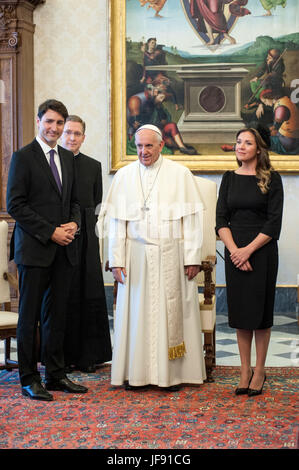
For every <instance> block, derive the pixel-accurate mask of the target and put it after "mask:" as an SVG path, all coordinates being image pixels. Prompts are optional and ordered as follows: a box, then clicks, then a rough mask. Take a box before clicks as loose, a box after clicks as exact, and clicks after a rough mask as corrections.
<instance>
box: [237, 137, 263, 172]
mask: <svg viewBox="0 0 299 470" xmlns="http://www.w3.org/2000/svg"><path fill="white" fill-rule="evenodd" d="M258 153H259V150H258V148H257V144H256V140H255V136H254V135H253V134H252V133H251V132H249V131H244V132H241V133H240V134H239V135H238V137H237V142H236V156H237V159H238V161H239V162H240V163H241V164H243V163H245V164H249V163H250V164H253V163H255V164H256V163H257V154H258Z"/></svg>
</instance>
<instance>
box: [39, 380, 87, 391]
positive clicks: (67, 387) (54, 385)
mask: <svg viewBox="0 0 299 470" xmlns="http://www.w3.org/2000/svg"><path fill="white" fill-rule="evenodd" d="M46 389H47V390H60V391H62V392H68V393H86V392H87V391H88V388H86V387H84V386H83V385H78V384H75V383H74V382H72V381H71V380H69V379H68V378H67V377H63V378H62V379H52V380H48V381H46Z"/></svg>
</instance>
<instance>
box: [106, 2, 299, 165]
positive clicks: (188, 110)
mask: <svg viewBox="0 0 299 470" xmlns="http://www.w3.org/2000/svg"><path fill="white" fill-rule="evenodd" d="M262 1H263V0H260V2H261V3H262ZM273 1H275V0H273ZM279 1H282V2H283V1H284V2H285V3H286V4H285V5H284V7H283V8H282V5H280V6H277V8H275V9H274V8H273V10H272V11H271V12H270V13H271V16H272V17H273V18H274V19H275V22H274V23H273V22H272V25H273V24H276V25H277V24H278V22H277V19H279V15H280V14H282V13H281V12H284V14H285V13H286V12H287V11H288V10H287V9H288V8H289V14H290V15H291V14H292V15H293V13H294V8H297V10H298V12H299V5H298V4H297V3H296V6H294V1H295V0H276V2H279ZM191 2H192V0H168V2H167V0H165V1H161V2H160V3H161V4H163V7H162V9H161V11H160V12H159V13H158V15H157V14H156V12H155V9H154V5H155V4H156V5H157V4H159V1H152V2H150V1H143V0H113V2H109V3H110V7H109V8H110V12H109V13H110V15H109V16H110V22H109V26H110V79H111V87H110V92H111V94H110V117H111V120H110V121H111V155H110V173H114V172H116V171H117V170H118V169H119V168H121V167H123V166H125V165H127V164H128V163H131V162H132V161H134V160H136V158H137V154H136V153H135V154H134V153H132V152H131V153H130V152H128V147H127V142H128V125H129V124H128V117H127V113H128V98H129V96H130V94H131V93H132V91H131V92H129V91H128V83H127V77H128V76H129V73H128V72H130V74H131V75H132V71H131V70H128V64H129V65H130V66H131V64H132V62H134V61H132V57H131V56H130V54H129V52H128V50H127V49H128V44H129V42H130V41H131V44H132V48H131V49H132V50H135V51H136V47H137V46H136V44H137V43H138V42H140V44H141V42H142V40H143V41H144V42H145V40H146V39H147V37H148V36H149V33H148V34H147V36H144V37H143V38H140V41H139V40H138V41H134V40H131V39H130V35H131V33H132V26H130V28H131V29H130V31H128V29H129V27H128V25H130V24H131V25H132V21H133V23H134V18H135V25H136V24H137V23H136V16H135V17H134V18H132V19H131V23H130V15H132V12H134V15H138V18H140V23H141V24H142V21H144V22H147V23H144V24H147V25H148V24H150V23H151V24H152V27H151V31H152V34H151V36H152V37H155V39H156V38H157V39H156V41H157V40H158V36H159V28H161V24H162V27H163V28H164V36H163V40H164V42H165V43H166V42H167V38H166V40H165V29H166V30H167V28H168V26H169V24H170V21H171V20H173V18H174V16H175V14H174V11H175V9H171V10H169V9H168V10H167V8H170V6H171V8H172V7H174V6H175V7H176V11H180V9H181V11H180V14H181V13H182V12H183V15H184V19H185V20H184V22H182V15H181V19H180V21H181V22H182V24H181V25H180V27H181V29H180V37H181V38H183V37H184V31H186V36H188V35H189V36H190V34H193V36H194V38H195V39H194V44H195V45H196V44H198V46H194V45H193V46H192V47H194V48H195V54H194V56H196V54H198V52H197V51H196V48H198V50H199V49H201V51H202V50H204V52H205V54H206V56H207V63H206V64H202V63H201V64H199V63H198V62H199V61H196V60H194V57H192V64H191V65H190V61H189V62H188V60H187V61H186V60H185V61H183V60H182V57H180V52H179V53H177V47H176V46H173V45H172V43H171V42H169V43H167V44H166V45H165V44H163V46H164V47H165V49H167V51H169V50H170V49H171V48H172V49H171V50H175V54H176V55H177V57H178V59H180V62H179V63H178V64H173V63H171V64H169V61H168V63H167V65H165V66H164V65H163V68H164V70H165V75H166V76H174V73H176V74H178V75H180V80H181V82H182V81H184V80H185V79H186V82H188V86H189V89H188V86H186V83H184V91H183V94H182V93H181V95H180V96H183V103H182V100H181V104H183V108H184V109H181V110H180V111H178V114H177V115H179V114H180V113H181V116H182V114H183V113H185V118H186V117H187V118H186V120H185V124H186V125H187V126H188V125H190V122H191V125H193V122H194V120H195V121H196V120H197V119H199V120H201V123H200V125H201V126H204V125H205V121H209V119H210V128H209V129H211V128H212V133H211V135H210V136H209V139H210V140H209V142H202V141H201V140H200V139H202V140H204V138H205V135H208V133H209V130H208V131H205V127H203V128H202V129H201V134H200V133H199V135H200V137H199V142H198V144H195V146H194V148H199V149H200V150H199V151H198V150H196V152H197V153H195V154H189V153H184V152H182V151H178V150H177V151H174V152H173V153H170V154H166V155H165V156H166V157H167V158H170V159H172V160H175V161H177V162H179V163H181V164H184V165H185V166H187V167H188V168H189V169H190V170H191V171H192V172H194V173H202V174H209V173H222V172H224V171H226V170H230V169H234V168H236V159H235V155H234V152H233V150H231V151H227V152H225V151H223V150H222V146H221V145H222V144H224V145H225V144H229V143H230V144H233V139H232V137H231V136H232V132H234V133H235V130H236V124H234V123H233V126H232V127H235V128H234V129H233V131H232V132H231V133H230V137H229V139H228V140H226V137H225V136H226V134H225V131H226V129H225V131H224V132H223V133H222V134H221V137H220V140H219V141H217V142H214V140H217V139H219V135H220V131H221V132H222V127H221V126H223V122H225V123H224V127H225V126H226V127H227V128H229V126H230V125H231V123H232V122H233V121H234V120H236V121H238V122H237V123H238V124H240V126H239V128H242V127H245V126H246V125H248V123H247V122H246V121H244V119H243V118H242V122H240V110H241V114H242V113H243V108H244V100H245V101H248V102H249V101H250V98H251V97H252V96H253V95H252V94H251V93H252V90H251V89H250V88H249V87H250V86H251V82H250V80H251V79H252V77H254V75H255V73H256V70H257V68H258V67H260V66H261V65H262V63H263V62H264V61H265V60H266V58H265V57H264V58H262V53H260V54H259V55H258V54H257V57H256V60H254V61H252V55H251V56H250V58H249V59H248V60H247V59H246V62H244V54H243V56H242V55H241V56H240V57H241V59H240V60H238V61H236V60H234V62H232V63H233V66H231V63H229V61H228V60H227V51H228V50H229V47H230V46H231V45H232V44H231V43H230V40H229V39H228V40H227V41H225V38H223V36H222V38H221V35H220V34H219V35H217V34H215V33H214V36H212V37H213V40H214V41H215V44H209V45H208V41H209V37H208V36H207V33H201V32H200V31H199V27H198V26H197V25H198V23H197V20H198V18H196V14H194V16H193V17H192V16H191V14H190V11H191V10H190V5H191ZM194 2H195V6H196V2H197V0H194ZM260 2H257V1H256V0H255V2H254V3H253V0H248V2H247V5H246V7H248V10H249V9H250V8H252V7H253V6H254V5H256V4H257V3H260ZM174 3H176V5H174ZM220 3H221V0H220ZM223 3H229V4H233V5H237V4H238V0H235V1H231V2H228V1H227V0H223ZM244 3H246V2H244V1H243V2H241V4H242V5H244ZM193 5H194V4H193ZM225 8H227V6H226V7H225ZM242 8H243V7H242ZM156 10H157V9H156ZM227 11H228V10H227ZM232 11H233V10H232ZM292 12H293V13H292ZM298 12H297V16H296V21H297V17H298V18H299V14H298ZM163 13H164V15H163ZM170 13H172V15H171V14H170ZM193 13H194V11H193ZM195 13H196V12H195ZM252 13H254V12H250V14H252ZM258 13H260V11H258V12H257V14H256V17H257V18H259V19H260V20H261V21H263V19H262V18H261V17H262V15H261V14H258ZM246 16H247V14H245V15H244V18H245V17H246ZM265 16H266V14H265ZM269 16H270V15H269ZM150 17H151V18H152V20H151V19H150ZM248 17H249V13H248ZM244 18H242V17H238V18H237V19H236V18H235V17H234V16H231V18H230V20H232V19H233V20H234V21H235V23H237V21H238V22H241V21H243V25H242V28H240V29H241V30H242V29H243V31H244V27H246V19H244ZM273 18H272V19H270V21H271V20H273ZM160 20H161V22H160ZM234 21H232V23H231V25H230V26H229V29H228V31H229V34H230V37H231V38H232V39H234V38H233V35H234V31H236V29H235V23H234ZM227 24H228V22H227ZM269 25H270V22H269ZM147 28H148V26H147ZM196 28H197V30H196ZM296 28H297V31H298V25H296ZM145 29H146V28H145ZM272 30H273V28H272ZM161 31H162V30H161ZM161 31H160V32H161ZM272 33H273V31H272ZM196 34H197V35H196ZM235 35H237V32H236V33H235ZM278 35H279V32H277V35H276V34H273V36H274V39H273V38H272V37H270V36H265V37H267V38H270V39H267V41H268V42H267V44H266V45H265V46H264V47H265V48H266V49H265V50H269V44H270V45H271V46H270V47H272V49H277V50H278V52H279V56H278V59H277V60H281V61H282V56H283V60H284V63H285V70H286V73H284V76H285V75H287V77H286V79H287V86H288V96H289V98H290V99H291V97H292V103H293V104H295V107H296V109H298V104H297V103H298V101H299V91H297V90H299V69H298V63H299V61H298V57H299V55H298V54H299V33H296V32H295V31H293V32H291V33H290V35H291V36H288V37H284V41H281V47H278V46H280V44H278V42H277V41H278V39H277V37H278ZM263 37H264V36H263ZM263 37H262V39H263ZM271 39H273V45H272V43H271ZM291 40H292V41H291ZM192 41H193V39H192ZM217 41H218V43H217ZM221 41H222V42H221ZM269 41H270V43H269ZM287 41H288V43H287ZM225 42H226V43H227V44H225ZM236 42H237V41H236ZM260 42H261V39H260V37H258V36H257V37H253V38H252V44H251V46H250V47H251V50H252V48H253V47H257V45H258V44H260ZM277 44H278V46H277ZM286 44H287V46H288V47H284V46H285V45H286ZM138 47H139V46H138ZM221 47H222V48H223V50H224V52H225V54H224V55H225V57H226V60H225V61H224V59H223V57H224V56H221V53H219V48H221ZM248 47H249V46H248ZM134 48H135V49H134ZM224 48H225V49H224ZM217 50H218V52H217ZM256 50H257V51H258V49H257V48H256ZM215 51H216V53H215ZM246 51H247V50H246ZM200 53H202V52H200ZM132 54H133V52H132V53H131V55H132ZM246 55H247V52H246ZM264 56H265V53H264ZM138 57H139V58H137V59H136V58H135V57H134V59H135V62H136V64H137V65H138V67H139V68H140V67H142V66H143V65H144V64H142V63H141V59H140V54H139V56H138ZM159 67H161V66H156V68H159ZM215 68H216V69H217V71H218V72H219V71H220V72H219V82H218V83H217V77H216V79H215V73H214V75H213V74H212V75H211V76H210V77H209V80H210V82H209V83H208V86H207V82H206V83H205V85H204V87H205V91H206V89H209V91H210V92H211V93H212V95H213V93H214V91H215V89H216V91H217V89H218V88H219V89H220V92H219V93H220V94H221V90H222V89H223V90H224V92H223V96H224V98H223V103H222V104H223V108H222V109H220V111H219V109H216V111H215V110H214V109H213V110H212V113H214V114H212V115H211V113H209V112H210V109H208V113H207V114H206V115H204V119H202V116H201V114H202V113H201V110H199V112H198V109H194V108H192V106H193V101H192V97H194V96H196V100H195V102H196V103H197V106H198V102H199V103H200V105H202V103H201V101H200V99H201V98H200V99H198V97H197V95H196V93H197V91H198V90H197V91H195V95H194V87H193V89H192V86H193V85H194V81H192V80H193V79H194V75H196V74H199V82H200V80H202V75H204V74H205V73H206V72H207V70H208V71H209V73H210V71H211V70H212V71H213V70H214V69H215ZM154 69H155V66H153V67H152V70H154ZM228 69H232V70H233V73H232V74H231V76H235V75H236V74H237V75H238V82H237V84H236V83H234V84H233V87H232V91H231V92H230V91H228V92H227V89H225V85H223V83H225V80H226V77H224V78H223V75H222V73H228V72H227V71H228ZM133 70H134V69H133ZM244 70H245V72H244ZM223 71H224V72H223ZM218 72H217V73H218ZM163 73H164V72H163ZM188 74H189V75H188ZM192 74H193V75H192ZM242 74H246V78H243V75H242ZM190 77H191V78H190ZM240 77H241V79H240ZM297 77H298V79H297ZM262 78H263V77H262ZM266 78H267V75H266ZM139 79H140V77H139ZM196 79H198V77H196ZM215 80H216V81H215ZM139 82H140V80H139ZM136 83H137V79H136ZM190 84H191V85H190ZM210 84H211V86H210ZM262 84H263V82H262ZM181 85H182V83H181V84H180V86H181ZM284 85H285V83H284ZM196 86H198V84H197V83H196V84H195V90H196ZM213 87H214V88H213ZM215 87H216V88H215ZM264 88H265V87H264ZM264 88H263V89H264ZM179 91H180V89H179ZM266 91H267V90H266ZM188 93H189V94H190V96H189V97H188V96H187V94H188ZM192 93H193V94H192ZM211 93H210V96H211ZM225 95H227V96H225ZM200 96H204V93H202V92H201V94H200ZM256 96H257V95H256ZM256 96H254V99H255V98H256ZM248 98H249V99H248ZM229 99H232V100H233V101H234V104H233V105H232V108H231V109H229V108H228V111H227V110H226V111H225V106H228V105H229ZM197 101H198V102H197ZM212 101H213V100H212ZM212 101H211V98H209V100H208V101H206V102H203V106H205V103H208V104H207V106H210V104H211V102H212ZM220 101H221V95H220ZM218 104H219V100H217V103H216V107H217V106H218ZM272 105H273V102H272ZM220 107H221V105H220ZM223 109H224V113H223V114H224V116H223V115H221V112H222V111H223ZM236 109H237V118H236ZM273 110H274V107H273ZM204 111H206V110H204ZM215 116H216V120H215V119H214V117H215ZM227 116H229V117H231V116H232V119H231V121H230V123H229V124H228V123H227V122H226V120H227ZM242 116H243V114H242ZM188 120H189V121H188ZM175 121H176V124H178V125H179V123H180V121H179V119H176V120H175ZM196 125H197V123H196ZM183 127H184V123H183V126H181V129H183ZM269 127H270V126H269ZM186 129H187V131H184V133H183V135H184V136H189V134H188V129H189V128H186ZM217 129H220V130H219V131H217ZM276 130H277V129H276ZM296 130H297V131H298V132H299V126H298V129H297V127H296ZM213 132H214V134H213ZM190 135H191V134H190ZM192 135H193V134H192ZM194 135H195V134H194ZM202 136H203V137H202ZM222 136H224V138H223V140H222V141H221V138H222ZM186 140H187V141H188V137H187V138H186ZM190 140H191V144H192V145H194V144H193V141H192V137H191V138H190V136H189V141H190ZM189 141H188V144H189ZM186 146H187V144H186ZM190 148H192V147H191V145H190ZM270 156H271V162H272V165H273V167H274V168H275V169H276V170H277V171H279V172H281V173H285V174H298V173H299V151H298V153H295V154H291V153H287V152H284V153H283V154H282V153H277V152H275V151H270Z"/></svg>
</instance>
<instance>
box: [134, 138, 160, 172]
mask: <svg viewBox="0 0 299 470" xmlns="http://www.w3.org/2000/svg"><path fill="white" fill-rule="evenodd" d="M135 143H136V147H137V154H138V158H139V161H140V163H142V165H144V166H151V165H152V164H153V163H155V162H156V161H157V160H158V158H159V156H160V153H161V150H162V148H163V146H164V142H163V140H162V141H161V142H160V141H159V136H158V134H157V132H155V131H152V130H150V129H143V130H141V131H139V132H137V133H136V136H135Z"/></svg>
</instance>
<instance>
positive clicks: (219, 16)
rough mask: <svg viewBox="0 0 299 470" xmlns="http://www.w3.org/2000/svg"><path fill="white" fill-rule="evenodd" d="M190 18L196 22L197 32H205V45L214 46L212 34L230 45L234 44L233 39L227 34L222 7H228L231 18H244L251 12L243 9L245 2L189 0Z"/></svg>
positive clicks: (227, 29)
mask: <svg viewBox="0 0 299 470" xmlns="http://www.w3.org/2000/svg"><path fill="white" fill-rule="evenodd" d="M189 3H190V12H191V16H192V17H193V18H194V19H195V20H196V22H197V28H198V31H201V32H206V34H207V35H208V37H209V41H208V42H207V45H208V46H210V45H213V44H215V41H216V39H215V37H214V34H215V33H217V35H219V34H220V33H221V35H222V36H223V37H224V39H227V40H228V41H229V42H230V43H231V44H236V40H235V38H233V37H232V36H231V35H230V34H229V27H228V22H227V18H226V17H225V14H224V7H225V5H226V4H230V5H229V11H230V13H231V15H233V16H245V15H249V14H250V13H251V12H250V11H249V10H247V8H243V6H244V5H246V4H247V0H235V1H232V0H189Z"/></svg>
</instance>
